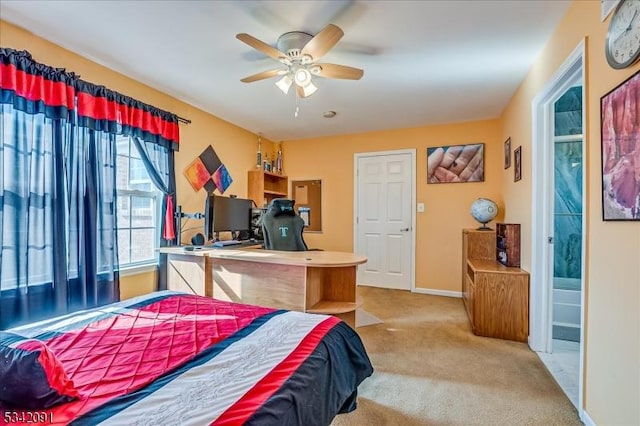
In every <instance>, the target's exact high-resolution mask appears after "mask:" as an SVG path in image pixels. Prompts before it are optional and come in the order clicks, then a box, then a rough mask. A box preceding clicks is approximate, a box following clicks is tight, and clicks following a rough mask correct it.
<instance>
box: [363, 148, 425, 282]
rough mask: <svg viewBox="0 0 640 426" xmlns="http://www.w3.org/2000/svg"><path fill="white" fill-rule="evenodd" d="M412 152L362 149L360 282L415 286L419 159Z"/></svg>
mask: <svg viewBox="0 0 640 426" xmlns="http://www.w3.org/2000/svg"><path fill="white" fill-rule="evenodd" d="M413 157H414V155H412V153H410V152H403V153H398V154H392V153H380V154H375V153H373V154H357V156H356V158H357V170H356V235H355V237H356V252H357V253H358V254H363V255H365V256H367V258H368V261H367V263H366V264H364V265H362V266H360V267H359V268H358V284H363V285H370V286H374V287H385V288H392V289H401V290H410V289H411V287H412V278H413V258H414V257H413V244H414V239H413V216H412V213H413V204H414V195H413V194H414V193H413V186H412V185H413V180H414V172H413V163H414V160H413Z"/></svg>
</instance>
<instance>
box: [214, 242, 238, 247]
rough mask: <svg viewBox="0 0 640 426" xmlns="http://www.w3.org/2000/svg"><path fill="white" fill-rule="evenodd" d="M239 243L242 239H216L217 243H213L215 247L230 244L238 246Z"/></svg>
mask: <svg viewBox="0 0 640 426" xmlns="http://www.w3.org/2000/svg"><path fill="white" fill-rule="evenodd" d="M239 244H242V241H238V240H222V241H216V242H215V243H213V246H214V247H228V246H237V245H239Z"/></svg>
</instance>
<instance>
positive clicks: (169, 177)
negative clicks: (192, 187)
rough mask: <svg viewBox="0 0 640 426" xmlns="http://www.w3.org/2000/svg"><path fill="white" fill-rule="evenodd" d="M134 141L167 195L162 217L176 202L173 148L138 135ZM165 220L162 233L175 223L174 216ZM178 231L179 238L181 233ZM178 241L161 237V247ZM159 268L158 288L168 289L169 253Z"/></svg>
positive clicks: (152, 175)
mask: <svg viewBox="0 0 640 426" xmlns="http://www.w3.org/2000/svg"><path fill="white" fill-rule="evenodd" d="M132 139H133V143H134V145H135V147H136V149H137V150H138V153H139V154H140V159H141V160H142V163H143V164H144V167H145V169H146V170H147V173H149V177H151V181H152V182H153V184H154V185H155V187H156V188H158V190H160V191H162V193H163V194H164V195H165V197H164V198H163V202H162V217H164V216H165V215H166V214H167V203H168V202H171V203H172V204H173V205H174V206H175V204H176V198H175V197H176V174H175V167H174V164H175V156H174V152H173V150H172V149H169V148H167V147H164V146H161V145H158V144H156V143H152V142H145V141H142V140H140V139H139V138H137V137H133V138H132ZM169 212H170V213H169V214H170V215H171V213H172V212H173V209H170V210H169ZM169 219H170V220H165V221H163V223H162V226H163V229H162V230H161V231H162V232H161V235H163V236H164V235H166V233H165V229H164V227H166V226H168V225H169V224H173V218H169ZM179 232H180V231H178V232H177V234H178V235H177V236H176V238H177V240H179V238H180V235H179ZM177 240H176V241H171V240H168V239H165V238H160V247H166V246H168V245H173V244H174V243H176V242H177ZM158 266H159V269H158V290H166V289H167V255H166V254H160V259H159V265H158Z"/></svg>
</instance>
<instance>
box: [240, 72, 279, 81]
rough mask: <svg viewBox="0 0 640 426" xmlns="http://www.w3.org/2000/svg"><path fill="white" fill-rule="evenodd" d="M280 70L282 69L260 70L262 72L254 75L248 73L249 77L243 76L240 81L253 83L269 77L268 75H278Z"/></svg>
mask: <svg viewBox="0 0 640 426" xmlns="http://www.w3.org/2000/svg"><path fill="white" fill-rule="evenodd" d="M281 71H282V70H279V69H276V70H269V71H262V72H259V73H258V74H254V75H250V76H249V77H245V78H243V79H242V80H240V81H241V82H243V83H253V82H254V81H258V80H264V79H265V78H270V77H275V76H276V75H279V74H280V72H281Z"/></svg>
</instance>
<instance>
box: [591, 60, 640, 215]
mask: <svg viewBox="0 0 640 426" xmlns="http://www.w3.org/2000/svg"><path fill="white" fill-rule="evenodd" d="M639 94H640V71H638V72H636V73H635V74H633V75H632V76H631V77H629V78H628V79H627V80H625V81H623V82H622V83H620V84H619V85H618V86H617V87H615V88H614V89H613V90H611V91H610V92H608V93H606V94H605V95H604V96H602V98H600V120H601V121H600V130H601V133H602V134H601V137H602V144H601V149H602V156H601V158H602V219H603V220H634V221H638V220H640V182H638V176H639V175H638V172H639V170H640V169H639V168H638V167H640V126H638V123H639V122H640V105H639V104H638V96H639ZM633 105H635V108H633V107H632V106H633Z"/></svg>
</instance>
